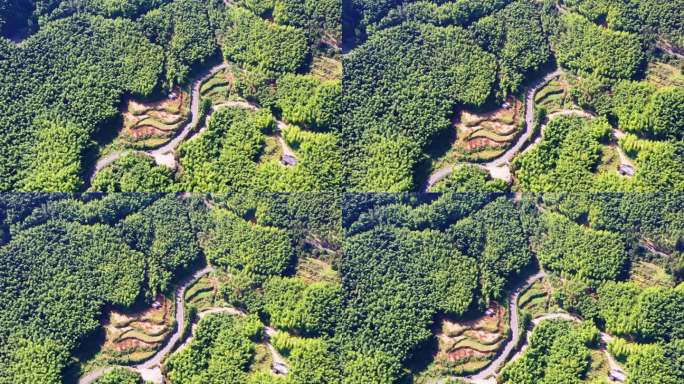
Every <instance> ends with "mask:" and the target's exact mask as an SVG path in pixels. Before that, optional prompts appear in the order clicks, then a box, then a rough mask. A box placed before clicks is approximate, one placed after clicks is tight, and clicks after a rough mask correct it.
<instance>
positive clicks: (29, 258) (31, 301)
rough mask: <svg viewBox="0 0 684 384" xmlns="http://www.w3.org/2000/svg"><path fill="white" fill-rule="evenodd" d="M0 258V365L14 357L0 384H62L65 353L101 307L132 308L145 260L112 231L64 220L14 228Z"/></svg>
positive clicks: (0, 372)
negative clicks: (27, 340) (45, 383)
mask: <svg viewBox="0 0 684 384" xmlns="http://www.w3.org/2000/svg"><path fill="white" fill-rule="evenodd" d="M0 260H2V265H3V267H2V271H3V272H2V281H3V286H2V287H0V305H2V308H4V309H3V310H2V311H0V324H2V330H0V361H7V360H6V359H7V356H10V359H11V356H12V354H13V353H16V354H17V355H16V358H17V359H19V362H17V365H16V366H14V368H11V367H12V365H5V364H3V365H0V382H2V383H3V384H4V383H16V382H35V383H39V382H59V375H60V372H61V370H62V368H63V367H64V365H65V364H66V363H67V361H66V357H65V356H63V354H66V353H67V351H71V350H72V349H73V348H74V347H76V346H77V345H78V343H79V341H80V340H81V338H82V337H84V336H86V335H88V334H89V333H91V332H92V331H94V330H95V329H96V328H97V327H98V326H99V321H98V320H97V319H98V317H99V315H100V311H101V308H102V307H103V305H105V304H112V305H120V306H129V305H131V304H133V302H134V301H135V300H136V298H137V297H138V295H139V293H140V288H141V286H142V281H143V274H144V258H143V255H141V254H140V253H138V252H135V251H133V250H131V249H130V248H129V247H128V246H127V245H126V244H125V243H124V242H123V241H122V239H120V238H119V237H118V233H117V231H115V230H114V229H113V228H111V227H108V226H106V225H102V224H94V225H87V226H86V225H82V224H77V223H69V222H66V221H63V220H50V221H48V222H47V223H45V224H42V225H40V224H38V225H37V226H33V227H30V228H27V229H24V230H19V231H17V232H16V233H14V235H13V237H12V239H11V241H9V243H8V244H6V245H4V246H3V247H2V248H0ZM56 287H58V289H56ZM15 337H19V338H22V337H26V338H30V340H35V341H34V342H26V343H24V342H21V341H19V344H15V343H16V342H17V341H16V339H15ZM49 340H54V342H51V341H49ZM10 368H11V370H10V371H7V369H10ZM14 375H18V376H16V377H17V379H16V380H12V379H11V378H12V377H14ZM8 377H9V379H8ZM55 378H56V379H55ZM7 380H9V381H7ZM26 380H28V381H26ZM43 380H45V381H43Z"/></svg>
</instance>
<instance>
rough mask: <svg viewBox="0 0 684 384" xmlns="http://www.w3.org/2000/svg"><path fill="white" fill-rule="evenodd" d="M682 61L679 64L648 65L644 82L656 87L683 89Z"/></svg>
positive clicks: (660, 63)
mask: <svg viewBox="0 0 684 384" xmlns="http://www.w3.org/2000/svg"><path fill="white" fill-rule="evenodd" d="M683 68H684V61H681V60H680V62H679V64H675V65H673V64H668V63H663V62H653V63H650V64H649V65H648V70H647V71H646V80H647V81H648V82H649V83H651V84H654V85H656V86H657V87H677V88H684V74H682V69H683Z"/></svg>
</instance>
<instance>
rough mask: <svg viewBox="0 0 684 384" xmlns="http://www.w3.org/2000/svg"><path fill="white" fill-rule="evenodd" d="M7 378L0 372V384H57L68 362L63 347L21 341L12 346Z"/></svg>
mask: <svg viewBox="0 0 684 384" xmlns="http://www.w3.org/2000/svg"><path fill="white" fill-rule="evenodd" d="M14 348H16V349H15V350H14V351H12V353H11V355H12V356H11V361H10V365H9V367H8V372H7V373H8V374H9V375H8V376H7V377H3V374H2V370H0V383H25V384H59V383H61V382H62V380H61V373H62V372H61V371H62V367H64V366H65V365H66V363H67V361H68V357H69V355H68V353H67V352H66V350H65V349H64V347H63V346H62V345H60V344H58V343H56V342H54V341H52V340H43V341H40V342H35V341H29V340H21V341H19V342H18V343H17V344H15V345H14Z"/></svg>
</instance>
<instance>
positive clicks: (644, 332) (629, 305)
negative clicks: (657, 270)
mask: <svg viewBox="0 0 684 384" xmlns="http://www.w3.org/2000/svg"><path fill="white" fill-rule="evenodd" d="M598 295H599V305H600V315H601V317H602V318H603V320H604V321H605V323H606V329H607V330H608V331H610V332H612V333H615V334H617V335H623V336H626V337H632V338H637V339H639V340H642V341H646V342H652V341H668V340H673V339H681V338H684V315H683V314H682V313H683V311H684V304H682V303H683V302H684V292H683V291H682V290H681V289H676V288H674V289H673V288H661V287H654V288H648V289H646V290H640V289H638V288H637V287H636V286H635V285H633V284H632V283H608V284H606V285H604V286H602V287H601V288H600V289H599V291H598Z"/></svg>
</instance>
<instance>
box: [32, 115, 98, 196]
mask: <svg viewBox="0 0 684 384" xmlns="http://www.w3.org/2000/svg"><path fill="white" fill-rule="evenodd" d="M36 125H38V128H36V129H37V131H38V138H37V143H36V144H35V145H34V146H32V148H31V152H32V156H31V157H30V158H29V159H28V161H29V162H30V164H29V165H28V166H27V168H26V176H25V178H24V179H23V180H22V182H21V183H20V184H21V189H22V190H24V191H43V192H77V191H79V190H80V189H81V187H82V185H83V171H84V164H83V157H84V152H85V151H86V150H87V149H88V146H89V145H90V139H89V137H88V132H87V130H84V129H82V128H80V127H78V126H76V125H74V124H69V123H61V122H50V121H46V120H39V121H38V122H37V124H36Z"/></svg>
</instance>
